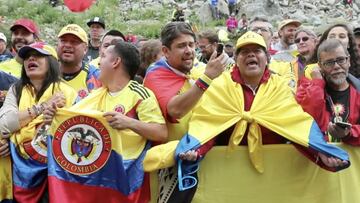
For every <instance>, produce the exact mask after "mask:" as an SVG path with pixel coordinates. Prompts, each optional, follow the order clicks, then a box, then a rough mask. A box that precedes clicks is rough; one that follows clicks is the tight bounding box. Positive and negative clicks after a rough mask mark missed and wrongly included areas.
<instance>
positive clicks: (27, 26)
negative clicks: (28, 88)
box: [0, 18, 39, 78]
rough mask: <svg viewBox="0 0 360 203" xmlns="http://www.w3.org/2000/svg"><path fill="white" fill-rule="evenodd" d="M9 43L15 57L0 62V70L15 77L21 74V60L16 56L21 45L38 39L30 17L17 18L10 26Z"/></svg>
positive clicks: (36, 28) (36, 30)
mask: <svg viewBox="0 0 360 203" xmlns="http://www.w3.org/2000/svg"><path fill="white" fill-rule="evenodd" d="M10 31H11V44H12V48H13V50H14V51H15V57H14V58H13V59H11V60H7V61H4V62H2V63H0V70H2V71H4V72H6V73H9V74H10V75H13V76H15V77H17V78H20V76H21V66H22V65H21V64H22V61H21V59H20V58H19V57H17V53H18V51H19V50H20V48H21V47H23V46H25V45H28V44H32V43H34V42H35V41H37V40H38V39H39V29H38V27H37V26H36V24H35V23H34V22H33V21H32V20H30V19H25V18H23V19H19V20H17V21H15V23H14V24H13V25H12V26H11V27H10Z"/></svg>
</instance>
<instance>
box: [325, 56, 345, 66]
mask: <svg viewBox="0 0 360 203" xmlns="http://www.w3.org/2000/svg"><path fill="white" fill-rule="evenodd" d="M348 59H349V57H348V56H345V57H343V56H342V57H337V58H336V59H335V60H328V61H325V62H323V63H322V65H323V66H324V67H325V68H328V69H329V68H332V67H334V66H335V63H337V64H339V65H340V66H341V65H344V64H345V63H346V62H347V60H348Z"/></svg>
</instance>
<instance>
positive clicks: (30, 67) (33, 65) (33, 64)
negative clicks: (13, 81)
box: [28, 62, 39, 70]
mask: <svg viewBox="0 0 360 203" xmlns="http://www.w3.org/2000/svg"><path fill="white" fill-rule="evenodd" d="M37 67H39V66H38V64H36V63H34V62H30V63H29V64H28V69H29V70H34V69H35V68H37Z"/></svg>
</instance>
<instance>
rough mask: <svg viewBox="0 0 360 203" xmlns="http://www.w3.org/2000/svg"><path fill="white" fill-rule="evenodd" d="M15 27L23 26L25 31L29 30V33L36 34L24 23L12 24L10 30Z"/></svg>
mask: <svg viewBox="0 0 360 203" xmlns="http://www.w3.org/2000/svg"><path fill="white" fill-rule="evenodd" d="M15 27H23V28H25V29H26V30H27V31H29V32H30V33H33V34H36V33H35V32H34V31H33V30H31V29H30V28H29V27H27V26H25V25H21V24H15V25H13V26H11V27H10V31H14V29H15Z"/></svg>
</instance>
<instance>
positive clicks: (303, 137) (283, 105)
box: [144, 72, 350, 173]
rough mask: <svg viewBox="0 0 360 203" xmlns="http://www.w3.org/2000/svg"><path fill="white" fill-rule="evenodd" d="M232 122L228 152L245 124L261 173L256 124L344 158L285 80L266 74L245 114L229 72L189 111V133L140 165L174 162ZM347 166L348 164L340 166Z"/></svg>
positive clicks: (159, 165) (149, 166) (159, 148)
mask: <svg viewBox="0 0 360 203" xmlns="http://www.w3.org/2000/svg"><path fill="white" fill-rule="evenodd" d="M235 124H236V126H235V129H234V131H233V133H232V135H231V138H230V141H229V148H228V149H229V150H231V149H233V148H234V147H235V146H238V145H239V144H240V142H241V140H242V138H243V137H244V135H245V132H246V129H247V127H248V125H249V128H248V134H247V136H248V150H249V157H250V160H251V162H252V165H253V166H254V167H255V169H256V170H257V171H258V172H260V173H263V172H264V171H265V168H266V167H265V166H264V165H263V152H262V151H263V146H262V140H261V139H262V136H261V130H260V126H259V125H261V126H264V127H265V128H268V129H271V130H272V131H274V132H276V133H277V134H279V135H281V136H283V137H285V138H287V139H288V140H290V141H291V142H292V143H294V144H296V145H299V146H302V147H303V148H305V149H306V150H310V151H318V152H322V153H324V154H326V155H328V156H333V157H337V158H339V159H342V160H347V161H348V160H349V157H348V154H347V153H346V152H345V151H344V150H342V149H340V148H339V147H337V146H334V145H331V144H328V143H326V141H325V140H324V138H323V134H322V133H321V131H320V129H319V127H318V125H317V124H316V123H315V121H314V119H313V118H312V117H311V116H310V115H309V114H307V113H305V112H304V111H303V110H302V108H301V106H300V105H298V104H297V103H296V101H295V99H294V96H293V95H292V93H291V91H290V89H289V88H288V87H287V84H286V81H285V80H283V79H282V78H280V77H279V76H277V75H271V77H270V79H269V80H268V81H267V82H266V83H264V84H261V85H260V86H259V89H258V91H257V93H256V96H255V98H254V101H253V104H252V106H251V109H250V111H248V112H246V111H244V96H243V91H242V88H241V85H240V84H238V83H235V82H234V81H233V80H232V79H231V76H230V73H229V72H224V73H223V74H222V75H221V76H220V77H219V78H217V79H215V80H214V81H213V82H212V84H211V86H210V87H209V89H208V90H207V91H206V93H205V94H204V95H203V99H202V100H201V101H200V103H199V105H198V106H197V107H196V109H195V110H194V112H193V116H192V118H191V121H190V124H189V131H188V133H187V134H186V135H185V136H184V137H183V139H182V140H181V141H180V142H179V141H173V142H169V143H167V144H164V145H159V146H156V147H154V148H152V149H150V150H149V151H148V152H147V155H146V157H145V160H144V168H145V170H147V171H152V170H156V169H159V168H166V167H169V166H171V165H174V164H175V159H177V157H178V154H179V153H181V152H184V151H187V150H190V149H197V148H199V147H200V146H201V145H203V144H205V143H206V142H208V141H210V140H211V139H213V138H214V137H216V136H217V135H219V134H220V133H221V132H223V131H224V130H226V129H228V128H229V127H231V126H233V125H235ZM320 162H321V161H320ZM320 165H321V164H320ZM349 165H350V162H349V164H348V165H347V166H345V167H344V168H346V167H348V166H349ZM185 168H186V167H185ZM341 169H342V168H336V169H330V170H333V171H337V170H341Z"/></svg>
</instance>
